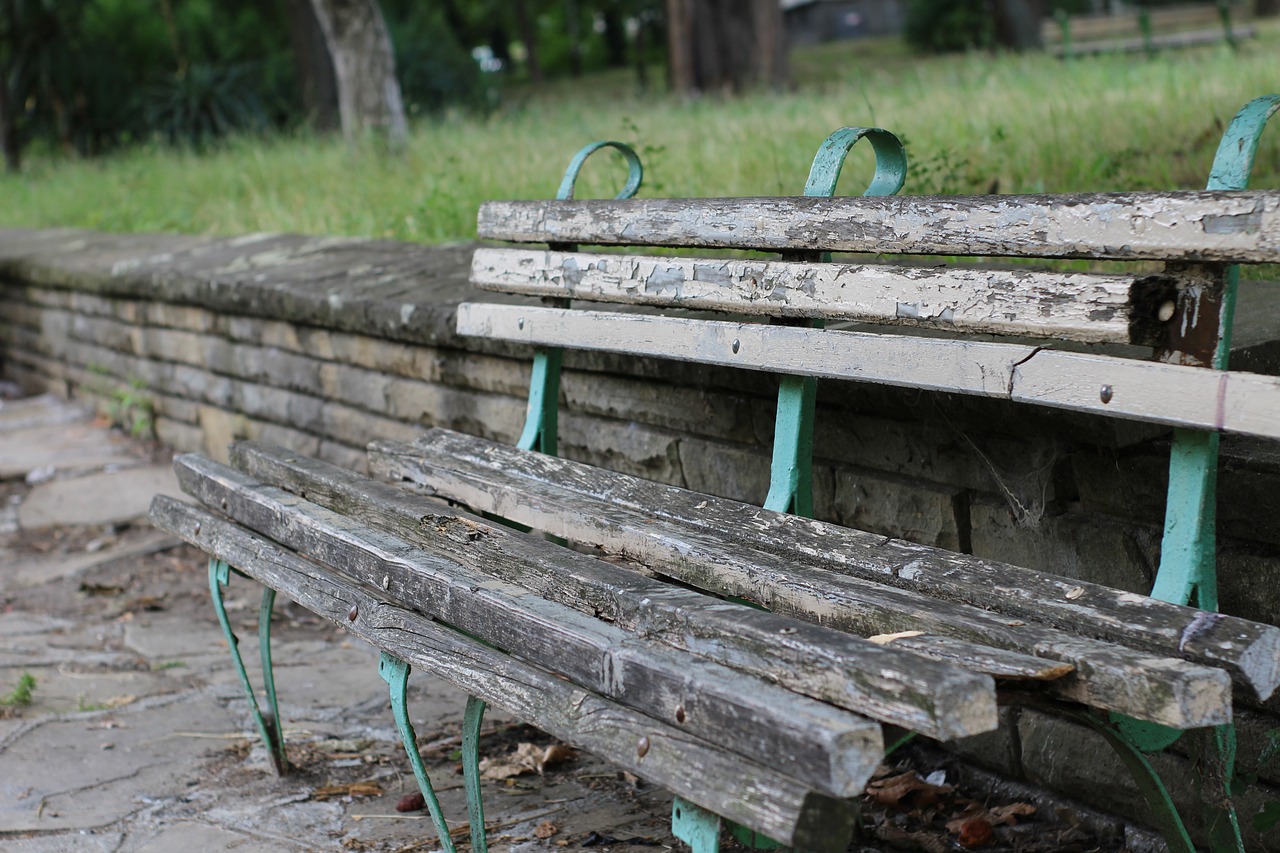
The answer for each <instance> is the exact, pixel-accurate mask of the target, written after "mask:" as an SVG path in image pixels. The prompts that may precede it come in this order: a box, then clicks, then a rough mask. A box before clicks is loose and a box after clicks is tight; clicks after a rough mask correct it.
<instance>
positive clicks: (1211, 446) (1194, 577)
mask: <svg viewBox="0 0 1280 853" xmlns="http://www.w3.org/2000/svg"><path fill="white" fill-rule="evenodd" d="M1278 110H1280V95H1268V96H1265V97H1261V98H1256V99H1255V100H1253V101H1250V102H1249V103H1248V104H1246V105H1245V106H1244V108H1243V109H1241V110H1240V112H1239V113H1237V114H1236V116H1235V118H1234V119H1232V121H1231V124H1230V125H1229V126H1228V127H1227V130H1226V132H1225V133H1224V134H1223V136H1222V141H1221V142H1220V143H1219V144H1218V151H1217V154H1216V156H1215V157H1214V161H1213V167H1212V169H1211V170H1210V172H1209V181H1208V185H1207V186H1206V189H1209V190H1244V189H1248V187H1249V176H1250V173H1251V172H1252V170H1253V161H1254V157H1255V155H1256V153H1257V149H1258V141H1259V139H1260V138H1261V136H1262V132H1263V130H1264V129H1265V128H1266V125H1267V121H1268V120H1269V119H1270V118H1271V116H1273V115H1275V113H1276V112H1277V111H1278ZM1239 280H1240V269H1239V267H1237V266H1233V267H1231V268H1229V269H1227V270H1226V271H1225V272H1224V274H1223V293H1222V307H1221V309H1220V313H1219V325H1218V328H1219V334H1218V340H1217V344H1216V345H1215V347H1214V351H1213V352H1212V353H1209V354H1207V355H1208V356H1209V359H1208V360H1209V366H1210V367H1211V368H1212V369H1214V370H1226V369H1227V361H1228V356H1229V354H1230V351H1231V331H1232V324H1233V319H1234V315H1235V303H1236V291H1237V290H1238V285H1239ZM1218 446H1219V434H1218V433H1216V432H1203V431H1199V430H1189V429H1176V430H1174V434H1173V446H1172V448H1171V450H1170V454H1169V493H1168V498H1167V502H1166V506H1165V523H1164V536H1163V538H1162V540H1161V546H1160V568H1159V570H1158V572H1157V573H1156V579H1155V583H1154V584H1153V586H1152V589H1151V596H1152V597H1153V598H1158V599H1161V600H1162V601H1172V602H1175V603H1177V604H1194V605H1196V606H1197V607H1199V608H1201V609H1203V610H1217V609H1218V576H1217V532H1216V526H1217V481H1218ZM1112 720H1113V722H1114V724H1115V729H1114V730H1111V731H1110V732H1109V733H1107V732H1104V734H1105V735H1107V736H1108V739H1109V740H1112V742H1113V745H1116V744H1117V743H1121V744H1123V745H1124V749H1121V748H1120V747H1119V746H1117V747H1116V748H1117V750H1119V751H1120V753H1121V757H1122V758H1124V757H1125V755H1126V754H1125V750H1126V749H1127V750H1131V751H1133V752H1134V753H1135V754H1140V752H1156V751H1159V750H1161V749H1164V748H1166V747H1168V746H1170V745H1171V744H1173V742H1174V741H1176V740H1178V738H1179V737H1180V736H1181V734H1182V733H1181V732H1179V731H1177V730H1176V729H1170V728H1167V727H1165V726H1159V725H1155V724H1153V723H1145V722H1141V721H1139V720H1133V719H1131V718H1127V717H1123V716H1120V715H1113V716H1112ZM1235 742H1236V735H1235V727H1234V726H1231V725H1226V726H1219V727H1216V728H1215V729H1214V731H1213V744H1212V745H1211V748H1210V749H1207V750H1202V752H1209V751H1213V750H1216V752H1217V758H1216V760H1218V761H1220V762H1221V768H1220V772H1219V773H1215V774H1211V776H1210V778H1209V779H1206V778H1205V776H1204V775H1203V774H1201V780H1200V781H1201V794H1202V796H1201V802H1202V809H1203V811H1204V815H1205V825H1206V827H1207V830H1208V834H1209V841H1210V848H1211V849H1212V850H1213V851H1214V853H1242V852H1243V850H1244V843H1243V840H1242V838H1241V834H1240V824H1239V819H1238V817H1237V815H1236V812H1235V808H1234V806H1233V805H1232V800H1231V797H1232V793H1233V791H1232V786H1233V780H1234V764H1235ZM1144 763H1145V760H1144ZM1126 764H1129V766H1130V770H1131V771H1133V772H1134V777H1135V778H1136V779H1138V782H1139V785H1140V786H1143V778H1142V774H1143V773H1152V775H1154V771H1151V770H1150V765H1146V769H1145V770H1143V769H1141V768H1138V769H1135V768H1136V767H1137V765H1135V764H1133V763H1131V762H1130V761H1128V760H1126ZM1156 781H1157V783H1158V781H1159V780H1158V779H1157V780H1156ZM1206 782H1208V783H1209V784H1212V785H1213V786H1214V787H1215V788H1220V789H1221V790H1215V791H1211V792H1205V791H1204V790H1203V787H1204V785H1205V784H1206ZM1143 795H1144V797H1146V799H1147V802H1148V803H1149V804H1150V805H1151V808H1152V812H1153V813H1154V814H1156V815H1157V816H1158V818H1159V819H1160V820H1161V824H1162V830H1163V831H1164V835H1165V840H1166V841H1167V842H1168V843H1169V845H1170V847H1171V848H1173V849H1177V848H1176V847H1175V841H1177V840H1178V838H1179V837H1180V836H1179V835H1178V833H1179V832H1181V836H1185V834H1186V830H1185V828H1183V827H1182V825H1181V818H1180V817H1179V816H1178V813H1177V810H1176V808H1175V807H1174V805H1173V804H1172V802H1170V801H1169V799H1168V794H1167V792H1165V791H1163V786H1161V787H1160V789H1159V790H1155V789H1152V788H1150V787H1149V786H1147V787H1144V788H1143ZM1175 824H1176V825H1175ZM1187 843H1188V844H1189V842H1187ZM1188 849H1190V848H1188Z"/></svg>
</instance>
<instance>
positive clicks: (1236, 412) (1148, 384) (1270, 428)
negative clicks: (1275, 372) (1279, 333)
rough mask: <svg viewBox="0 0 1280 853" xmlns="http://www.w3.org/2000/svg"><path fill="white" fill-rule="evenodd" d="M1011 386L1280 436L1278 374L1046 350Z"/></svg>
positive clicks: (1109, 408) (1079, 407)
mask: <svg viewBox="0 0 1280 853" xmlns="http://www.w3.org/2000/svg"><path fill="white" fill-rule="evenodd" d="M1130 365H1132V366H1130ZM1012 387H1013V393H1012V395H1011V398H1012V399H1014V400H1017V401H1018V402H1021V403H1039V404H1041V405H1046V406H1054V407H1056V408H1062V409H1071V410H1073V411H1092V412H1098V413H1100V414H1110V415H1115V416H1117V417H1124V418H1133V419H1137V420H1146V421H1154V422H1156V423H1166V424H1170V425H1172V426H1184V427H1194V428H1197V429H1206V430H1215V431H1220V432H1236V433H1243V434H1246V435H1259V436H1266V437H1270V438H1277V437H1280V377H1275V376H1263V375H1261V374H1256V373H1240V372H1238V371H1219V370H1208V369H1206V368H1201V367H1188V366H1185V365H1180V364H1164V363H1161V362H1151V361H1139V362H1130V361H1127V360H1125V359H1116V358H1108V357H1106V356H1098V355H1090V354H1088V353H1068V352H1057V351H1053V350H1042V351H1040V352H1038V353H1036V355H1035V357H1034V358H1031V359H1029V360H1027V361H1026V362H1024V363H1022V364H1019V365H1018V366H1017V367H1016V368H1015V369H1014V375H1013V382H1012Z"/></svg>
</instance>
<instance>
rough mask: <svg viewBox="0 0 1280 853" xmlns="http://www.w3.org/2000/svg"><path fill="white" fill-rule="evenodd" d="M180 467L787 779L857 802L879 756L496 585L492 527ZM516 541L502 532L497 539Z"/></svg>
mask: <svg viewBox="0 0 1280 853" xmlns="http://www.w3.org/2000/svg"><path fill="white" fill-rule="evenodd" d="M174 470H175V472H176V473H177V475H178V480H179V483H180V484H181V486H182V488H183V490H184V491H185V492H187V493H188V494H191V495H192V496H193V497H196V498H197V499H198V500H200V501H201V502H202V503H204V504H206V505H207V506H211V507H221V508H222V512H223V513H225V514H226V515H228V516H229V517H230V518H232V519H233V520H235V521H236V522H238V523H240V524H242V525H244V526H245V527H247V528H249V529H251V530H254V531H255V532H257V533H260V534H262V535H264V536H268V537H270V538H271V539H273V540H275V541H277V542H279V543H280V544H282V545H285V546H286V547H289V548H291V549H292V550H296V551H298V552H300V553H303V554H306V555H307V556H309V557H311V558H313V559H315V560H317V561H319V562H322V563H323V564H325V565H327V566H331V567H333V568H334V569H335V570H337V571H340V572H342V573H344V574H346V575H347V576H349V577H352V578H353V579H357V580H360V581H361V582H363V583H367V584H370V585H373V586H381V587H382V588H383V589H384V590H385V591H388V592H389V593H390V594H392V595H393V596H394V597H395V598H396V600H398V601H402V602H405V603H406V605H407V606H412V607H414V608H415V609H418V610H420V611H421V612H423V613H425V614H427V615H430V616H433V617H435V618H437V619H439V620H441V621H442V622H444V623H446V624H448V625H451V626H453V627H455V628H458V629H460V630H463V631H466V632H467V633H468V634H470V635H472V636H474V637H476V638H477V639H480V640H482V641H484V642H487V643H492V644H493V645H495V646H497V647H498V648H500V649H503V650H505V651H507V652H508V653H510V654H514V655H516V656H518V657H520V658H522V659H524V660H527V661H529V662H531V663H536V664H538V665H540V666H545V667H547V668H548V669H551V670H553V671H555V672H558V673H561V674H562V675H564V676H565V677H567V678H569V679H570V680H572V681H573V682H574V683H576V684H578V685H580V686H582V687H584V688H586V689H589V690H592V691H594V692H597V693H600V694H601V695H603V696H606V697H608V698H610V699H613V700H615V701H618V702H621V703H622V704H625V705H628V706H630V707H633V708H636V709H637V710H639V711H642V712H644V713H647V714H649V715H651V716H655V717H658V718H661V719H668V720H670V719H676V717H677V716H678V715H677V713H676V709H678V708H679V709H683V714H682V715H683V716H684V720H683V722H682V725H683V726H684V727H685V728H687V729H688V730H689V731H690V732H691V733H693V734H696V735H699V736H701V737H704V738H706V739H708V740H714V741H715V742H717V743H720V744H721V745H723V746H725V747H726V748H728V749H731V750H734V751H736V752H739V753H740V754H742V755H744V756H748V757H751V758H754V759H756V760H759V761H762V762H765V763H767V764H771V765H773V766H785V767H787V768H788V772H789V774H790V775H792V776H793V777H795V778H797V779H800V780H801V781H804V782H806V783H807V784H809V785H812V786H814V787H817V788H819V789H821V790H823V791H826V792H827V793H830V794H833V795H835V796H852V795H853V794H856V793H857V792H858V791H860V790H862V787H863V785H864V784H865V783H866V780H867V778H868V777H869V776H870V774H871V771H872V770H873V769H874V768H875V765H876V763H877V761H878V760H879V755H880V749H881V737H880V730H879V726H877V725H876V724H874V723H872V722H871V721H870V720H867V719H866V718H865V717H862V716H858V715H856V714H853V713H850V712H848V711H846V710H843V709H839V708H835V707H833V706H831V705H828V704H825V703H822V702H818V701H816V700H814V699H810V698H808V697H804V696H800V695H797V694H795V693H792V692H790V691H787V690H785V689H783V688H781V687H779V686H777V685H775V684H771V683H769V682H767V681H764V680H762V679H760V678H757V677H755V676H751V675H747V674H744V673H741V672H735V671H733V670H730V669H727V668H726V667H724V666H722V665H720V664H717V663H713V662H711V661H707V660H704V659H701V658H697V657H693V656H691V655H688V654H686V653H683V652H679V651H677V650H674V649H672V648H671V647H669V646H667V645H665V644H661V643H657V642H654V641H652V640H648V639H646V638H645V637H644V636H643V635H641V634H639V633H637V632H629V631H626V630H624V629H622V628H620V627H618V626H616V625H610V624H608V623H607V622H605V621H603V620H600V619H597V618H595V617H594V616H588V615H585V614H583V613H580V612H579V611H577V610H573V609H571V608H569V607H566V606H564V605H561V604H559V603H556V602H552V601H547V600H546V599H544V598H543V597H542V596H540V595H538V594H536V593H534V592H531V591H529V590H528V589H525V588H524V587H522V586H519V585H517V584H513V583H510V582H507V581H503V580H499V579H497V578H496V577H494V576H493V573H492V572H487V571H485V569H484V566H485V564H486V563H487V562H491V561H502V560H504V559H505V554H504V551H503V550H502V549H501V548H497V547H484V546H483V544H481V543H482V542H483V540H484V539H486V538H489V537H492V536H494V535H496V534H498V533H499V531H497V530H496V528H488V527H487V526H486V525H483V524H482V523H479V522H469V523H468V522H466V521H464V522H463V523H462V524H461V527H462V530H461V531H458V530H456V529H455V530H453V531H452V532H451V531H450V530H449V527H450V524H447V523H446V522H445V519H446V518H448V517H447V516H441V518H440V519H439V520H437V519H434V518H431V517H427V518H424V519H423V521H422V524H423V527H424V529H428V530H435V528H436V527H437V526H438V525H444V527H445V529H444V530H435V532H437V533H438V534H439V535H437V536H429V537H424V538H421V539H420V540H419V541H417V542H416V543H413V544H410V543H408V542H405V541H404V540H403V539H400V538H399V537H396V536H392V535H391V534H389V533H386V532H385V531H382V530H379V529H377V528H373V527H371V526H369V525H367V524H365V523H363V522H361V521H358V520H355V519H352V518H350V517H348V516H347V515H344V514H342V513H339V512H334V511H332V510H329V509H327V508H325V507H322V506H319V505H317V504H314V503H311V502H309V501H306V500H305V499H303V498H301V497H299V496H297V495H294V494H291V493H289V492H285V491H283V490H280V489H278V488H274V487H270V486H264V485H263V484H261V483H259V482H257V481H256V480H254V479H252V478H250V477H247V476H245V475H244V474H241V473H240V472H238V471H234V470H232V469H230V468H227V467H225V466H222V465H219V464H218V463H215V462H212V461H209V460H207V459H204V458H203V457H198V456H192V455H186V456H180V457H178V458H177V459H175V460H174ZM490 530H492V531H493V532H490ZM451 535H452V536H461V538H462V540H463V541H465V542H471V543H475V544H476V547H473V548H469V549H467V550H466V553H465V555H462V561H461V562H460V561H455V560H454V559H452V556H451V555H448V554H445V553H442V552H441V550H440V549H437V548H434V547H432V546H433V544H434V543H435V542H439V541H441V540H449V539H450V538H451ZM518 535H519V534H514V533H504V535H502V537H501V538H503V539H509V538H512V537H515V536H518ZM464 563H465V564H464Z"/></svg>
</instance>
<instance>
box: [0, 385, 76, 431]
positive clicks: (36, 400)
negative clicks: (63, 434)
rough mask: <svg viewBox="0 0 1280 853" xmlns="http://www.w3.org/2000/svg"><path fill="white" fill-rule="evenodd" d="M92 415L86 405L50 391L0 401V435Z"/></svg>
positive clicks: (61, 423)
mask: <svg viewBox="0 0 1280 853" xmlns="http://www.w3.org/2000/svg"><path fill="white" fill-rule="evenodd" d="M92 417H93V412H92V411H91V410H90V409H89V407H87V406H85V405H82V404H80V403H76V402H72V401H71V400H63V399H62V398H60V397H55V396H54V395H53V394H41V395H40V396H38V397H22V398H20V399H17V400H0V434H3V433H8V432H13V431H14V430H20V429H31V428H32V427H52V426H61V425H64V424H70V423H75V422H77V421H88V420H90V419H91V418H92Z"/></svg>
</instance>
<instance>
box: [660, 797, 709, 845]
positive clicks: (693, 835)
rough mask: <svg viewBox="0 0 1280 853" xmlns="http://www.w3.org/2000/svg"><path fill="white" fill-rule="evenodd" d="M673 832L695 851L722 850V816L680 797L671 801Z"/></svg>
mask: <svg viewBox="0 0 1280 853" xmlns="http://www.w3.org/2000/svg"><path fill="white" fill-rule="evenodd" d="M671 834H672V835H674V836H675V837H676V838H679V839H680V840H681V841H683V842H684V843H685V844H688V845H689V848H690V850H692V851H693V853H718V851H719V850H720V818H719V817H718V816H717V815H715V814H714V813H712V812H709V811H707V810H706V809H704V808H702V806H695V805H694V804H693V803H691V802H689V801H688V800H683V799H681V798H680V797H676V798H675V799H674V800H672V802H671Z"/></svg>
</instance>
